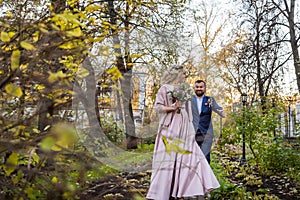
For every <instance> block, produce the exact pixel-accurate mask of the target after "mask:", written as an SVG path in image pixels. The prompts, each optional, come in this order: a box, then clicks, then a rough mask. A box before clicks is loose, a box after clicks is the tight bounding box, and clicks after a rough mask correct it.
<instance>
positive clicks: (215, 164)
mask: <svg viewBox="0 0 300 200" xmlns="http://www.w3.org/2000/svg"><path fill="white" fill-rule="evenodd" d="M211 166H212V169H213V171H214V173H215V174H216V177H217V179H218V180H219V182H220V185H221V186H220V187H219V188H217V189H215V190H213V191H212V192H211V193H210V194H211V198H210V199H215V200H218V199H219V200H222V199H232V200H234V199H249V197H251V196H252V194H251V193H249V192H246V188H245V187H239V186H237V185H234V184H233V183H231V182H230V181H229V180H228V179H227V178H226V177H227V176H228V175H229V174H230V173H231V172H230V171H227V170H224V167H223V166H222V164H221V162H220V161H219V159H218V158H217V157H216V155H215V154H212V163H211ZM226 166H228V165H226Z"/></svg>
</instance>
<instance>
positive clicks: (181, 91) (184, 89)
mask: <svg viewBox="0 0 300 200" xmlns="http://www.w3.org/2000/svg"><path fill="white" fill-rule="evenodd" d="M168 93H169V95H170V98H171V101H172V103H175V102H176V101H180V102H185V101H188V100H190V99H191V98H192V95H193V90H192V89H191V87H190V85H189V84H187V83H182V84H180V85H178V86H177V87H175V88H174V90H173V91H170V92H168ZM180 110H181V109H180V108H178V109H177V113H180Z"/></svg>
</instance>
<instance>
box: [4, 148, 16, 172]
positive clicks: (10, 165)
mask: <svg viewBox="0 0 300 200" xmlns="http://www.w3.org/2000/svg"><path fill="white" fill-rule="evenodd" d="M17 165H18V155H17V154H16V153H14V152H13V153H12V154H10V156H9V157H8V159H7V161H6V163H5V165H4V170H5V173H6V175H7V176H9V175H10V174H11V173H12V172H13V171H14V170H15V169H16V167H17Z"/></svg>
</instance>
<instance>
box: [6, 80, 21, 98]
mask: <svg viewBox="0 0 300 200" xmlns="http://www.w3.org/2000/svg"><path fill="white" fill-rule="evenodd" d="M5 91H6V92H7V93H8V94H10V95H12V96H16V97H21V96H22V95H23V92H22V89H21V88H20V87H19V86H17V85H15V84H12V83H10V84H8V85H6V86H5Z"/></svg>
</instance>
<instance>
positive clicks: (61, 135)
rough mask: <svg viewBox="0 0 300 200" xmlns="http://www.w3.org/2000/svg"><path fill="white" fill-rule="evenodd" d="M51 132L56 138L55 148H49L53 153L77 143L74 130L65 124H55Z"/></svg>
mask: <svg viewBox="0 0 300 200" xmlns="http://www.w3.org/2000/svg"><path fill="white" fill-rule="evenodd" d="M52 132H53V134H54V135H55V136H56V137H57V140H56V146H53V147H52V148H51V149H52V150H53V151H60V150H61V147H63V148H68V146H69V145H70V144H72V143H74V142H76V141H77V135H76V130H75V129H74V128H73V127H71V126H69V125H67V124H56V125H55V126H54V127H53V129H52Z"/></svg>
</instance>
